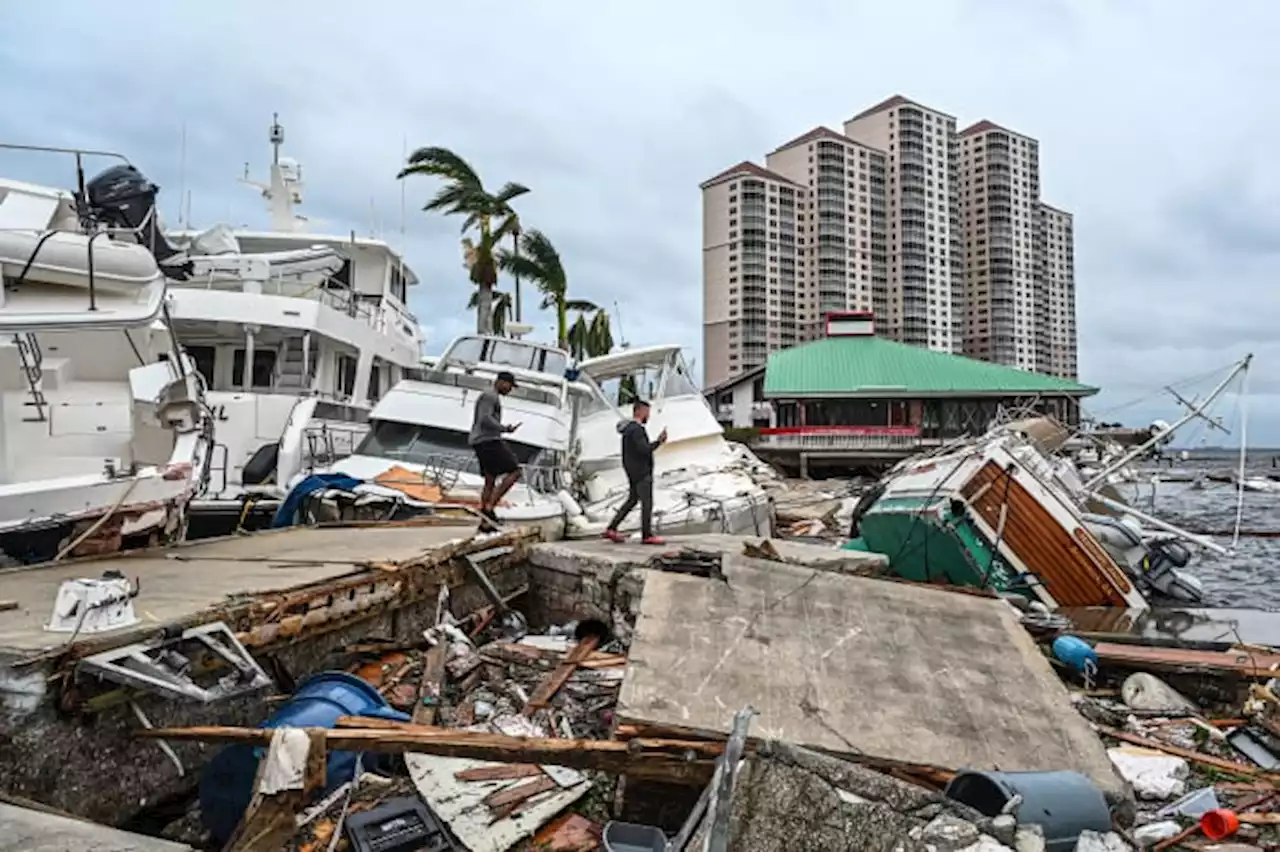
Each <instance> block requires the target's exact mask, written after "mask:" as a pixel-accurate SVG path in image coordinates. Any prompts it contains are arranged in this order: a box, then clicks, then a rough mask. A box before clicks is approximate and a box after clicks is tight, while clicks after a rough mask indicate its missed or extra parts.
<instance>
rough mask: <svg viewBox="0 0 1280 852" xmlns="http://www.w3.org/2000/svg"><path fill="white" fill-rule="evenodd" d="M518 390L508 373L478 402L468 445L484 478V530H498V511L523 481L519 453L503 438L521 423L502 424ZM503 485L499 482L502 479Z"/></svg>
mask: <svg viewBox="0 0 1280 852" xmlns="http://www.w3.org/2000/svg"><path fill="white" fill-rule="evenodd" d="M515 386H516V377H515V376H513V375H512V374H511V373H509V372H507V371H506V370H504V371H502V372H501V373H498V377H497V378H496V379H494V381H493V387H491V388H490V389H489V390H487V391H485V392H484V393H482V394H480V398H479V399H477V400H476V408H475V415H474V417H473V418H472V421H471V434H470V436H469V437H468V440H467V443H469V444H470V445H471V449H472V450H473V451H474V452H475V454H476V461H477V462H479V463H480V474H481V476H483V477H484V488H483V489H482V490H481V491H480V516H481V517H482V518H484V520H483V521H482V522H481V525H480V526H481V528H482V529H494V528H495V527H497V526H498V516H497V515H496V514H495V513H494V509H495V508H496V507H497V505H498V504H499V503H501V502H502V498H503V497H505V496H506V495H507V492H508V491H510V490H511V487H512V486H513V485H515V484H516V483H517V482H519V481H520V461H519V459H517V458H516V454H515V451H514V450H512V449H511V446H510V445H509V444H507V442H506V440H505V439H504V438H503V435H509V434H510V433H512V432H514V431H516V430H517V429H519V428H520V424H519V423H513V424H512V425H510V426H506V425H503V423H502V398H503V397H504V396H506V395H507V394H509V393H511V391H512V389H513V388H515ZM499 477H501V478H502V481H501V482H499V481H498V478H499Z"/></svg>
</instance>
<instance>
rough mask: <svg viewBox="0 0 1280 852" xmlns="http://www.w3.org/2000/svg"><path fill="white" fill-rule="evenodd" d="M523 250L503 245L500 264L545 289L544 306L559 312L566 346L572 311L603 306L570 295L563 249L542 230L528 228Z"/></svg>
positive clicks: (561, 338)
mask: <svg viewBox="0 0 1280 852" xmlns="http://www.w3.org/2000/svg"><path fill="white" fill-rule="evenodd" d="M519 248H521V249H523V253H520V252H519V251H507V250H506V249H503V250H502V251H500V252H499V253H498V266H499V268H501V269H502V270H504V271H506V272H510V273H511V274H512V275H514V276H515V278H516V280H517V281H518V280H520V279H521V278H523V279H525V280H527V281H532V282H533V283H534V286H536V287H537V288H538V292H540V293H542V304H541V305H540V307H541V308H542V309H543V310H546V309H548V308H551V309H553V310H555V312H556V341H557V342H558V343H559V344H560V347H561V348H562V349H568V348H569V311H579V312H589V311H598V310H599V307H598V306H596V305H595V304H594V303H592V302H589V301H587V300H586V299H570V298H569V297H568V290H569V280H568V276H567V275H566V274H565V271H564V264H563V263H562V262H561V261H560V252H558V251H556V247H555V246H554V245H552V244H551V240H549V239H547V237H546V235H545V234H543V233H542V232H541V231H527V232H525V234H524V236H523V237H522V238H521V240H520V242H519Z"/></svg>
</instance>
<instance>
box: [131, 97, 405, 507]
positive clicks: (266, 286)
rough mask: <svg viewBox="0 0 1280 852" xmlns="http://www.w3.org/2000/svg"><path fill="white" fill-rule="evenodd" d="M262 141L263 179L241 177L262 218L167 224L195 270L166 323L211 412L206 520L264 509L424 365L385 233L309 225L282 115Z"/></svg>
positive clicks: (357, 433)
mask: <svg viewBox="0 0 1280 852" xmlns="http://www.w3.org/2000/svg"><path fill="white" fill-rule="evenodd" d="M270 141H271V146H272V161H271V170H270V180H269V181H268V182H267V183H265V184H259V183H254V182H253V181H249V180H248V179H247V176H246V178H245V181H244V182H246V183H248V184H250V185H251V186H253V187H255V188H256V189H258V190H260V191H261V193H262V196H263V198H265V199H266V201H267V202H268V205H269V212H270V220H271V230H268V231H250V230H232V229H230V228H228V227H226V226H221V225H220V226H215V227H214V228H211V229H209V230H206V231H203V232H195V231H175V232H171V233H168V234H166V235H165V236H166V237H167V238H168V239H169V240H170V241H171V242H172V249H173V250H174V251H176V252H177V253H178V254H177V256H176V258H175V261H176V262H182V263H185V264H187V265H188V267H189V270H190V273H189V276H188V277H187V279H186V280H185V281H181V282H178V283H177V284H176V286H175V287H174V288H173V289H171V291H170V292H171V295H172V313H173V324H174V328H175V330H176V331H177V334H178V339H179V340H180V342H181V343H182V346H183V348H184V349H185V350H186V351H187V352H188V353H189V354H190V355H191V357H192V358H193V359H194V360H195V363H196V365H197V369H198V370H199V372H200V374H201V375H202V376H203V377H204V379H205V382H206V384H207V387H208V390H207V393H206V396H207V399H208V403H209V406H210V409H211V410H212V412H213V415H214V417H215V419H216V421H217V447H216V450H215V457H214V471H213V474H212V476H211V477H210V480H209V483H208V486H207V487H206V489H205V491H204V493H203V494H202V495H201V496H200V498H199V499H197V500H196V502H195V503H194V505H193V510H194V513H195V515H196V518H197V519H198V521H197V522H198V523H199V524H200V526H201V527H202V528H203V529H204V530H205V531H206V532H216V531H225V526H226V522H228V521H230V522H233V523H243V522H245V521H247V520H250V518H251V517H257V518H259V519H261V518H264V517H267V516H269V513H270V512H271V511H273V510H274V507H275V503H276V502H277V500H278V498H280V497H282V496H283V492H284V486H285V485H286V484H287V483H288V482H289V480H290V479H291V478H293V477H294V476H295V475H296V474H298V473H305V472H306V471H308V470H311V469H313V468H315V467H317V466H324V465H327V464H330V463H331V462H333V461H334V460H336V459H339V458H342V457H344V456H346V455H349V454H350V453H351V451H352V450H353V449H354V448H355V446H356V444H358V443H359V442H360V440H361V439H362V438H363V437H364V435H365V434H366V433H367V431H368V418H369V412H370V410H371V409H372V407H373V405H374V404H375V403H376V402H377V401H378V400H379V398H380V397H381V396H382V395H383V394H385V393H386V392H387V390H388V389H390V388H391V387H393V386H394V385H395V384H396V383H397V382H399V381H400V380H401V379H403V378H407V377H409V376H412V375H416V374H418V373H419V372H420V363H419V359H420V357H421V349H422V344H423V337H422V333H421V330H420V328H419V325H418V321H417V319H416V318H415V317H414V316H413V314H411V313H410V312H409V309H408V298H409V289H410V288H411V287H413V286H414V285H415V284H416V283H417V277H416V276H415V275H414V273H413V271H412V270H411V269H410V268H409V266H408V265H407V264H406V263H405V261H404V258H403V256H402V255H400V254H399V253H398V252H397V251H396V250H394V249H393V248H391V246H389V245H388V244H387V243H386V242H383V241H382V240H377V239H367V238H359V237H356V236H355V234H354V232H353V233H351V234H350V235H348V236H327V235H320V234H315V233H311V232H310V230H308V227H309V226H308V223H307V220H306V219H305V218H304V217H302V216H299V215H298V214H297V213H296V206H297V205H298V204H300V203H301V201H302V191H303V183H302V170H301V167H300V166H299V165H298V163H297V162H296V161H294V160H292V159H290V158H288V157H283V156H281V153H280V151H281V146H282V144H283V142H284V130H283V128H282V127H281V126H280V124H279V123H278V121H273V123H272V126H271V132H270ZM246 172H247V167H246ZM151 195H152V196H154V191H152V193H151ZM153 202H154V198H153V197H151V198H148V199H146V200H145V203H144V204H143V206H144V207H145V206H146V205H147V204H151V203H153ZM246 501H247V502H248V503H256V504H257V507H258V509H259V510H261V511H259V512H252V511H247V508H248V507H247V506H246V505H245V504H246Z"/></svg>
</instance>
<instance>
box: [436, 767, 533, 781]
mask: <svg viewBox="0 0 1280 852" xmlns="http://www.w3.org/2000/svg"><path fill="white" fill-rule="evenodd" d="M541 774H542V770H541V769H539V768H538V767H537V766H535V765H534V764H532V763H503V764H500V765H498V766H476V767H473V768H471V769H464V770H462V771H461V772H455V773H453V777H454V778H456V779H457V780H459V781H511V780H513V779H515V778H532V777H533V776H535V775H541Z"/></svg>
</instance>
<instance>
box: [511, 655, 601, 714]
mask: <svg viewBox="0 0 1280 852" xmlns="http://www.w3.org/2000/svg"><path fill="white" fill-rule="evenodd" d="M599 644H600V637H598V636H586V637H583V639H582V640H581V641H580V642H578V644H577V645H575V646H574V647H573V649H572V650H571V651H569V653H568V654H567V655H566V656H565V658H564V662H563V663H561V664H560V665H559V666H557V667H556V670H555V671H554V672H552V673H551V676H550V677H549V678H547V679H546V680H544V681H543V682H542V683H541V684H540V685H539V686H538V689H537V691H536V692H534V693H533V695H532V696H530V698H529V702H528V703H527V704H525V706H524V715H526V716H532V715H533V714H534V713H537V712H538V711H539V710H541V709H542V708H544V707H546V706H547V705H549V704H550V703H551V699H553V698H555V697H556V693H557V692H559V691H560V689H561V688H562V687H563V686H564V685H565V684H566V683H568V682H569V678H571V677H573V673H574V672H575V671H577V669H578V666H579V665H581V664H582V662H583V661H584V660H586V659H587V658H588V657H590V656H591V654H592V653H593V652H594V651H595V650H596V646H597V645H599Z"/></svg>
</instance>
